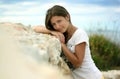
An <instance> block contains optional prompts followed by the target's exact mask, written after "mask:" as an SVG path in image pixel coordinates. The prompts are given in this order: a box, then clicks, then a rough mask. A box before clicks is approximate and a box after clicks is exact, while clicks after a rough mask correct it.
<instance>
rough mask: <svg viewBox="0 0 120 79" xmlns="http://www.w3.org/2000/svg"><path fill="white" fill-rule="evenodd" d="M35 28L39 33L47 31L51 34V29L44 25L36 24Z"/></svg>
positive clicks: (46, 32)
mask: <svg viewBox="0 0 120 79" xmlns="http://www.w3.org/2000/svg"><path fill="white" fill-rule="evenodd" d="M33 30H34V31H35V32H37V33H45V34H50V33H51V31H50V30H48V29H47V28H46V27H44V26H34V27H33Z"/></svg>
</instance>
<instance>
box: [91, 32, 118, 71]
mask: <svg viewBox="0 0 120 79" xmlns="http://www.w3.org/2000/svg"><path fill="white" fill-rule="evenodd" d="M90 49H91V54H92V57H93V60H94V61H95V63H96V65H97V67H98V68H99V69H101V70H110V69H115V68H120V47H119V46H118V45H117V44H116V43H114V42H112V41H111V40H109V39H108V38H106V37H105V36H104V35H98V34H92V35H90Z"/></svg>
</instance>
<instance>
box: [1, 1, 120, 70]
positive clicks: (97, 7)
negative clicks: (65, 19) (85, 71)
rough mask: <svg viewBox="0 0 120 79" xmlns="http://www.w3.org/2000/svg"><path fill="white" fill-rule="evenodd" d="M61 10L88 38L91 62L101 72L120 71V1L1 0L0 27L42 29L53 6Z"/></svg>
mask: <svg viewBox="0 0 120 79" xmlns="http://www.w3.org/2000/svg"><path fill="white" fill-rule="evenodd" d="M56 4H59V5H62V6H64V7H65V8H66V9H67V10H68V11H69V13H70V15H71V20H72V23H73V25H75V26H77V27H78V28H79V27H80V28H83V29H84V30H86V32H87V33H88V35H89V36H90V47H91V52H92V56H93V59H94V60H95V63H96V64H97V66H98V67H99V68H100V69H101V70H110V69H117V70H119V69H120V40H119V39H120V0H0V23H3V22H12V23H22V24H23V25H25V26H35V25H44V21H45V14H46V11H47V9H48V8H50V7H52V6H53V5H56Z"/></svg>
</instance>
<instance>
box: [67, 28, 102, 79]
mask: <svg viewBox="0 0 120 79" xmlns="http://www.w3.org/2000/svg"><path fill="white" fill-rule="evenodd" d="M82 42H86V47H85V57H84V59H83V62H82V65H81V66H80V67H79V68H77V69H74V70H73V71H72V75H73V77H74V79H101V78H102V74H101V72H100V71H99V69H98V68H97V67H96V65H95V63H94V62H93V59H92V58H91V54H90V49H89V38H88V35H87V34H86V32H85V31H84V30H82V29H80V28H79V29H77V30H76V31H75V32H74V34H73V36H72V37H71V38H70V39H69V41H68V42H67V47H68V48H69V50H70V51H72V52H73V53H74V52H75V45H77V44H80V43H82Z"/></svg>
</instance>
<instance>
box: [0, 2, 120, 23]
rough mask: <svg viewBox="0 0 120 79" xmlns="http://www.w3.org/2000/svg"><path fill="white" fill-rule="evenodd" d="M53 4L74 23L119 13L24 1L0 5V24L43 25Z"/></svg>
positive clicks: (112, 9) (109, 8)
mask: <svg viewBox="0 0 120 79" xmlns="http://www.w3.org/2000/svg"><path fill="white" fill-rule="evenodd" d="M55 4H59V5H62V6H64V7H65V8H66V9H67V10H68V11H69V12H70V14H71V16H72V17H73V20H74V22H75V21H76V18H80V21H84V22H90V21H96V19H99V20H103V19H104V18H106V17H109V14H113V13H114V15H115V13H120V6H118V7H113V6H107V7H106V6H100V5H96V4H83V3H77V4H73V3H69V2H64V1H60V2H51V3H49V2H48V3H40V2H39V1H35V2H33V1H24V2H18V3H14V4H1V5H0V12H1V14H0V16H1V17H0V22H3V21H10V22H21V23H25V24H33V25H35V24H39V23H41V24H44V18H45V13H46V11H47V9H48V8H50V7H52V6H53V5H55ZM114 15H112V16H114ZM78 16H79V17H78ZM76 22H77V21H76Z"/></svg>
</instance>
